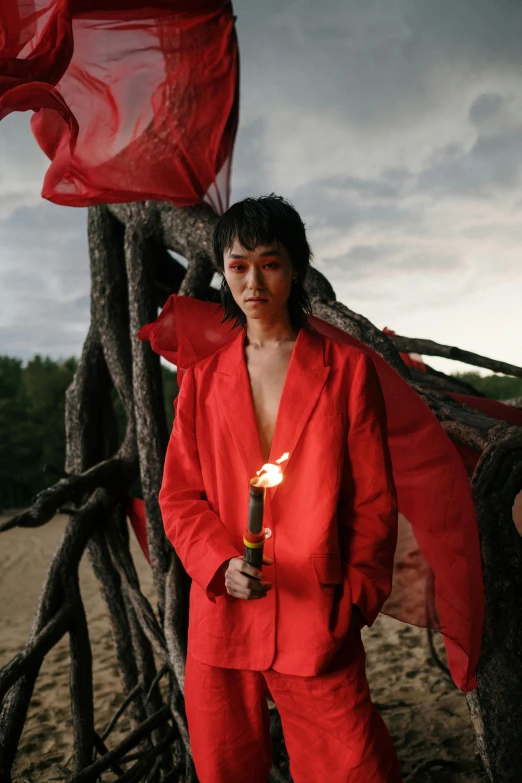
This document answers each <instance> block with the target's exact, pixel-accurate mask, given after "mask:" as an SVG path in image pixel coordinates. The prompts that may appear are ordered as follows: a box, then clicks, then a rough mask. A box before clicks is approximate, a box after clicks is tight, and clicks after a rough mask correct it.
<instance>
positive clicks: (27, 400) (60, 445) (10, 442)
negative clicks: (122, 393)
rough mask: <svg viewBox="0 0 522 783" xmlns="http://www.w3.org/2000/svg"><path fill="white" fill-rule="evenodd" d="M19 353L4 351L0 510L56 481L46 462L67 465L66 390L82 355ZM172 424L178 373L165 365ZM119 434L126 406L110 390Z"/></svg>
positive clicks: (0, 396)
mask: <svg viewBox="0 0 522 783" xmlns="http://www.w3.org/2000/svg"><path fill="white" fill-rule="evenodd" d="M22 365H23V362H22V360H21V359H15V358H12V357H10V356H0V511H1V510H5V509H9V508H17V507H20V506H25V505H27V504H29V503H30V502H31V498H33V497H34V495H36V493H37V492H39V491H40V490H42V489H45V488H46V487H48V486H50V485H51V484H53V483H54V482H55V481H56V475H52V474H48V473H45V472H44V465H52V466H53V467H55V468H56V469H57V470H63V467H64V462H65V392H66V389H67V387H68V386H69V384H70V383H71V381H72V379H73V377H74V373H75V372H76V368H77V366H78V360H77V359H76V358H75V357H72V358H70V359H65V360H62V361H54V360H52V359H49V358H45V359H44V358H42V357H41V356H39V355H36V356H35V357H34V358H33V359H31V360H30V361H29V362H28V363H27V365H26V366H25V367H23V366H22ZM162 373H163V389H164V394H165V410H166V412H167V421H168V424H169V430H170V428H171V427H172V423H173V421H174V408H173V406H172V402H173V400H174V398H175V397H176V395H177V393H178V386H177V383H176V377H177V373H176V372H175V371H174V370H169V369H168V368H166V367H163V365H162ZM112 399H113V404H114V409H115V411H116V415H117V418H118V427H119V428H120V432H121V434H123V432H124V430H125V413H124V411H123V406H122V405H121V402H120V400H119V398H118V395H117V394H116V391H115V389H113V390H112Z"/></svg>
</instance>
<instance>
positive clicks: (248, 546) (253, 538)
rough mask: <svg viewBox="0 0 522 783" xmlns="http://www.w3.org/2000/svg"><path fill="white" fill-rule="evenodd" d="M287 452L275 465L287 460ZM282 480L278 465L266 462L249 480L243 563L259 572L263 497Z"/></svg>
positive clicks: (263, 539) (263, 541) (262, 542)
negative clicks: (267, 490)
mask: <svg viewBox="0 0 522 783" xmlns="http://www.w3.org/2000/svg"><path fill="white" fill-rule="evenodd" d="M288 456H289V454H288V451H286V452H285V453H284V454H283V456H282V457H279V459H277V460H276V462H277V463H279V462H284V460H285V459H288ZM282 479H283V474H282V473H281V468H280V467H279V465H273V464H272V463H270V462H267V463H266V464H265V465H263V467H262V468H261V470H258V471H257V473H256V475H255V476H254V478H252V479H250V502H249V505H248V526H247V529H246V530H245V532H244V533H243V543H244V545H245V555H244V559H245V562H247V563H250V565H252V566H254V568H257V569H259V570H261V566H262V564H263V545H264V543H265V529H264V527H263V513H264V510H265V495H266V488H267V487H275V486H276V484H280V483H281V481H282Z"/></svg>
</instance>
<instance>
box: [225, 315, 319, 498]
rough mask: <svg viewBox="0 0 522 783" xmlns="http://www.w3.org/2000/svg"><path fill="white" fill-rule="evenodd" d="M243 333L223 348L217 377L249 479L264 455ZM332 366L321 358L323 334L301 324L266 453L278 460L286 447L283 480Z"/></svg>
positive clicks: (282, 463) (270, 491) (260, 464)
mask: <svg viewBox="0 0 522 783" xmlns="http://www.w3.org/2000/svg"><path fill="white" fill-rule="evenodd" d="M245 337H246V327H244V328H243V329H242V330H241V332H240V334H238V336H237V337H236V338H235V339H234V340H233V341H232V343H231V344H230V345H229V346H228V347H227V348H225V349H224V350H223V351H222V352H221V355H220V360H219V363H218V367H217V370H216V375H215V381H216V397H217V399H218V401H219V402H218V404H219V405H220V407H221V410H222V412H223V415H224V417H225V419H226V421H227V424H228V426H229V429H230V432H231V435H232V438H233V440H234V443H235V446H236V448H237V450H238V453H239V455H240V457H241V460H242V462H243V465H244V467H245V470H246V473H247V475H248V479H249V480H250V479H251V478H253V477H254V476H255V475H256V473H257V471H258V470H260V469H261V468H262V466H263V455H262V451H261V443H260V440H259V433H258V430H257V423H256V417H255V412H254V403H253V398H252V391H251V388H250V378H249V375H248V369H247V365H246V359H245V352H244V341H245ZM330 369H331V368H330V366H329V365H325V363H324V343H323V339H322V336H321V334H320V333H319V332H315V331H310V330H308V329H305V328H301V329H300V330H299V332H298V335H297V338H296V341H295V344H294V348H293V351H292V356H291V358H290V363H289V365H288V371H287V375H286V379H285V383H284V386H283V391H282V393H281V400H280V403H279V410H278V413H277V419H276V424H275V430H274V437H273V440H272V446H271V449H270V455H269V458H268V461H269V462H272V463H276V460H278V459H279V458H280V457H282V455H283V454H284V453H285V452H288V453H289V456H288V459H286V460H284V461H283V462H281V463H279V466H280V468H281V472H282V473H283V481H284V473H285V471H286V470H287V468H288V466H289V464H290V463H291V461H292V454H293V452H294V450H295V448H296V446H297V443H298V441H299V438H300V437H301V434H302V432H303V428H304V426H305V424H306V422H307V421H308V419H309V418H310V415H311V413H312V410H313V408H314V406H315V404H316V403H317V400H318V399H319V396H320V394H321V391H322V389H323V386H324V384H325V382H326V379H327V378H328V375H329V373H330ZM276 464H277V463H276ZM278 486H279V484H278V485H276V486H275V487H271V488H270V489H269V490H268V493H269V494H270V496H271V498H273V497H274V494H275V492H276V491H277V488H278Z"/></svg>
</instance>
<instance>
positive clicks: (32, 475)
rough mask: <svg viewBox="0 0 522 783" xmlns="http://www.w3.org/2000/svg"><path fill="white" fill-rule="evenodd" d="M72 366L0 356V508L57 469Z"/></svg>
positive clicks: (119, 411)
mask: <svg viewBox="0 0 522 783" xmlns="http://www.w3.org/2000/svg"><path fill="white" fill-rule="evenodd" d="M77 366H78V360H77V359H76V358H75V357H70V358H68V359H64V360H60V361H56V360H53V359H50V358H48V357H46V358H43V357H42V356H40V355H39V354H37V355H35V356H34V358H33V359H31V360H29V361H28V362H27V364H26V365H25V366H23V361H22V360H21V359H17V358H13V357H11V356H0V509H10V508H17V507H20V506H25V505H27V504H29V503H30V501H31V498H33V497H34V495H36V494H37V493H38V492H39V491H40V490H42V489H45V487H47V486H49V484H51V483H52V477H51V476H50V475H49V473H48V472H46V471H45V470H44V467H45V466H46V465H49V466H52V467H54V468H55V469H56V470H58V471H61V470H63V465H64V460H65V392H66V389H67V387H68V386H69V384H70V383H71V381H72V380H73V377H74V374H75V372H76V369H77ZM162 375H163V390H164V403H165V410H166V414H167V421H168V424H169V429H170V428H171V427H172V422H173V419H174V410H173V406H172V402H173V400H174V398H175V397H176V395H177V393H178V386H177V383H176V377H177V374H176V372H175V371H174V370H171V369H169V368H168V367H166V366H164V365H163V364H162ZM454 375H455V377H459V378H462V379H464V380H465V381H467V382H468V383H469V384H471V385H472V386H473V388H475V389H476V390H477V391H478V392H479V393H482V394H485V395H486V396H487V397H490V398H491V399H495V400H506V399H511V398H513V397H521V396H522V378H513V377H509V376H503V375H488V376H486V377H482V376H481V375H480V374H479V373H478V372H466V373H455V374H454ZM113 405H114V409H115V411H116V415H117V418H118V426H119V427H121V431H122V432H123V431H124V427H125V414H124V412H123V408H122V406H121V403H120V400H119V398H118V396H117V394H116V392H115V390H113ZM137 492H138V493H139V489H137Z"/></svg>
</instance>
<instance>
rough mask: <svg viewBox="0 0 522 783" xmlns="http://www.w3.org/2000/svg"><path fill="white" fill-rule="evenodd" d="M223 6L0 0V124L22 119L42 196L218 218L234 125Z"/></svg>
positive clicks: (232, 42) (217, 1) (208, 1)
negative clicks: (191, 209) (161, 204)
mask: <svg viewBox="0 0 522 783" xmlns="http://www.w3.org/2000/svg"><path fill="white" fill-rule="evenodd" d="M238 71H239V62H238V48H237V39H236V33H235V28H234V17H233V15H232V6H231V4H230V2H229V0H191V2H190V3H189V2H187V0H154V2H150V3H147V2H143V0H142V1H141V2H139V1H138V0H125V2H122V1H121V0H81V1H80V0H74V1H73V0H2V2H1V3H0V119H2V118H3V117H5V116H6V115H7V114H9V113H10V112H12V111H27V110H30V109H32V110H33V111H34V112H35V114H34V115H33V117H32V118H31V129H32V131H33V134H34V136H35V138H36V140H37V142H38V144H39V145H40V147H41V148H42V149H43V151H44V152H45V154H46V155H47V156H48V157H49V158H50V159H51V161H52V163H51V165H50V167H49V169H48V171H47V173H46V176H45V179H44V184H43V189H42V196H43V198H46V199H48V200H49V201H53V202H54V203H56V204H65V205H67V206H75V207H86V206H89V205H91V204H100V203H105V204H108V203H123V202H128V201H144V200H146V199H153V200H158V201H165V200H166V201H171V202H173V203H174V204H176V205H177V206H189V205H194V204H199V203H200V202H201V201H207V202H208V203H209V204H210V205H211V206H212V207H213V209H214V211H215V212H216V213H218V214H221V213H222V212H224V211H225V209H226V208H227V207H228V201H229V194H230V165H231V157H232V150H233V146H234V140H235V135H236V130H237V123H238V113H239V87H238V84H239V75H238Z"/></svg>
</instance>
